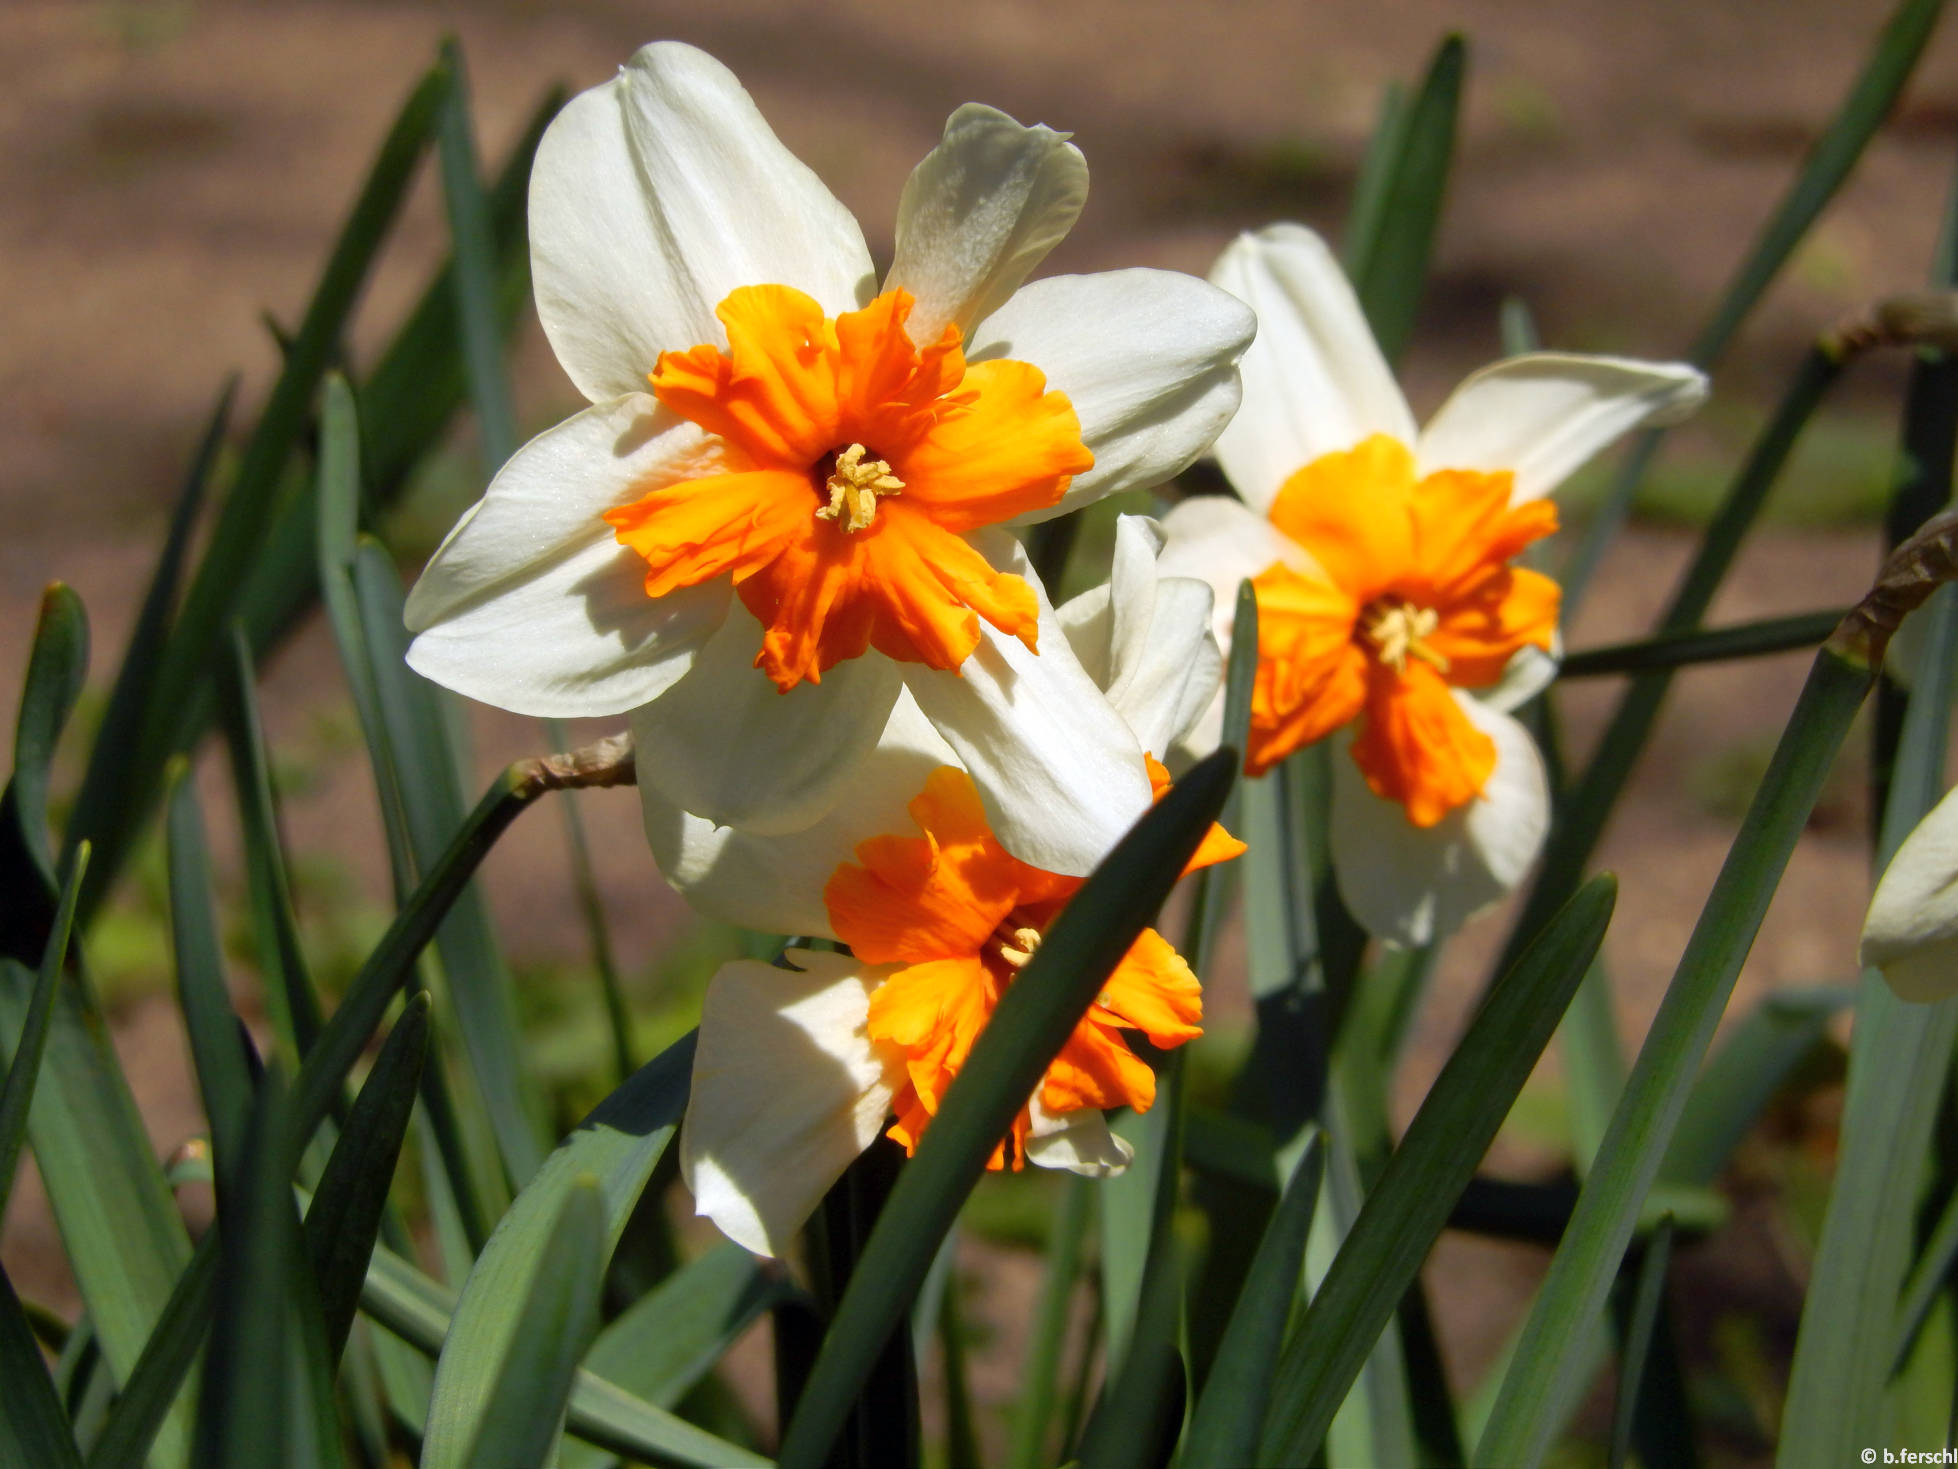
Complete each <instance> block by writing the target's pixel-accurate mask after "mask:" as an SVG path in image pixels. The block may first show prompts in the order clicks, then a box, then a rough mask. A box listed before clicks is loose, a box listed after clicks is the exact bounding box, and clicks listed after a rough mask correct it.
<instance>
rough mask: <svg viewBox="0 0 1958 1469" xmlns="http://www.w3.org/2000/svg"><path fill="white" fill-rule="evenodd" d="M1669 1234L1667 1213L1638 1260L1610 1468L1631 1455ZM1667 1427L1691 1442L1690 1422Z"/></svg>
mask: <svg viewBox="0 0 1958 1469" xmlns="http://www.w3.org/2000/svg"><path fill="white" fill-rule="evenodd" d="M1672 1235H1673V1225H1672V1216H1670V1215H1667V1216H1666V1217H1665V1218H1663V1219H1661V1220H1660V1221H1659V1227H1658V1228H1657V1229H1656V1230H1654V1231H1653V1233H1652V1239H1651V1241H1650V1243H1648V1244H1647V1245H1646V1247H1645V1251H1644V1256H1643V1258H1642V1259H1640V1261H1639V1267H1638V1277H1637V1283H1636V1287H1635V1289H1634V1293H1633V1297H1632V1309H1631V1322H1630V1324H1629V1326H1628V1327H1627V1328H1626V1331H1625V1343H1624V1347H1623V1349H1622V1351H1621V1352H1620V1354H1619V1360H1620V1361H1622V1362H1623V1363H1624V1364H1625V1365H1624V1366H1623V1367H1622V1368H1621V1369H1620V1371H1619V1374H1618V1397H1617V1401H1616V1402H1615V1403H1613V1405H1612V1410H1611V1458H1610V1466H1611V1469H1624V1465H1625V1464H1626V1463H1628V1462H1629V1461H1630V1458H1631V1452H1632V1431H1633V1429H1634V1427H1636V1426H1637V1424H1638V1421H1639V1417H1640V1407H1641V1404H1640V1392H1641V1389H1642V1388H1643V1387H1644V1385H1645V1380H1646V1364H1647V1358H1648V1357H1649V1356H1650V1355H1651V1353H1652V1344H1653V1342H1654V1340H1655V1339H1656V1335H1655V1334H1656V1332H1657V1329H1658V1326H1659V1319H1660V1308H1661V1307H1662V1306H1663V1305H1664V1304H1665V1295H1666V1267H1667V1265H1668V1264H1669V1263H1670V1262H1671V1260H1672ZM1667 1426H1668V1427H1669V1428H1671V1429H1672V1430H1673V1431H1674V1432H1676V1433H1678V1434H1680V1435H1682V1436H1684V1438H1685V1440H1686V1442H1687V1443H1689V1444H1690V1443H1691V1441H1692V1438H1691V1426H1690V1425H1689V1424H1685V1423H1674V1424H1670V1425H1667ZM1640 1457H1641V1459H1642V1460H1643V1461H1644V1462H1645V1463H1647V1464H1652V1463H1654V1462H1655V1461H1654V1458H1653V1456H1651V1455H1641V1456H1640ZM1658 1462H1664V1461H1658Z"/></svg>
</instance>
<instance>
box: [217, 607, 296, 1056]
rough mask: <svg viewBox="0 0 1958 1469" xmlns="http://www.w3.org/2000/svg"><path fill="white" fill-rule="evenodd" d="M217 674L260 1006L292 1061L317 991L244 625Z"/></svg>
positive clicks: (233, 634) (235, 633) (234, 630)
mask: <svg viewBox="0 0 1958 1469" xmlns="http://www.w3.org/2000/svg"><path fill="white" fill-rule="evenodd" d="M223 672H224V674H225V676H224V677H223V678H222V679H220V689H219V699H218V705H219V715H220V718H221V720H222V722H223V725H224V738H225V744H226V746H227V748H228V750H229V753H230V757H231V759H230V764H231V781H232V791H233V794H234V795H235V797H236V799H237V802H238V819H239V823H240V825H241V826H242V827H243V830H244V842H245V884H246V888H247V891H248V892H249V893H250V896H251V914H252V934H253V939H254V942H255V944H256V948H257V953H258V967H259V972H260V974H261V975H262V976H263V977H264V985H263V989H264V994H265V999H266V1008H267V1010H268V1011H269V1012H270V1013H271V1015H272V1018H273V1021H274V1023H275V1024H276V1025H277V1027H278V1029H279V1036H280V1040H281V1041H282V1042H283V1043H284V1045H285V1047H286V1049H287V1053H288V1059H289V1060H290V1061H291V1062H292V1063H293V1064H294V1065H297V1064H298V1062H299V1058H300V1057H301V1056H303V1055H305V1053H306V1052H307V1050H309V1049H310V1048H311V1046H312V1044H313V1040H314V1038H315V1037H316V1036H318V1034H319V1029H320V1023H321V1020H320V1004H319V997H318V996H317V995H316V994H315V993H314V992H313V984H312V979H311V977H310V976H309V974H308V973H307V966H306V954H305V950H304V948H303V947H302V946H301V944H300V940H299V924H298V920H297V919H296V918H295V917H294V914H293V910H292V884H291V880H290V878H289V877H288V874H287V870H286V856H285V848H284V846H283V844H282V843H281V842H280V839H279V816H278V807H277V802H276V799H275V797H274V795H273V792H272V762H271V760H270V758H269V756H268V755H267V753H266V748H265V731H264V728H263V726H262V724H261V722H260V720H259V716H258V695H257V692H256V690H255V688H254V686H253V677H252V653H251V644H250V641H249V640H248V639H247V638H246V636H245V633H244V630H243V629H242V628H240V627H239V626H237V625H236V624H233V626H232V629H231V659H230V661H229V662H228V663H227V664H226V665H225V667H224V670H223Z"/></svg>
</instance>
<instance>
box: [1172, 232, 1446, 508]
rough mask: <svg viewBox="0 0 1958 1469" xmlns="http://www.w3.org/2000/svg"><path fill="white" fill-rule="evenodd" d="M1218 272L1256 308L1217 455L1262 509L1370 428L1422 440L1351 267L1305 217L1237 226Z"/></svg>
mask: <svg viewBox="0 0 1958 1469" xmlns="http://www.w3.org/2000/svg"><path fill="white" fill-rule="evenodd" d="M1210 279H1211V280H1212V281H1213V282H1214V283H1215V284H1217V285H1219V286H1222V287H1223V288H1224V289H1225V290H1227V291H1229V292H1230V293H1231V294H1232V295H1233V296H1236V297H1237V298H1238V299H1239V300H1241V301H1245V302H1247V303H1249V305H1250V307H1251V309H1252V310H1253V311H1255V312H1256V313H1257V316H1258V339H1257V340H1256V341H1255V342H1253V343H1252V344H1251V350H1250V351H1248V352H1246V353H1245V354H1244V363H1243V369H1242V370H1243V373H1244V407H1243V408H1242V409H1241V410H1239V412H1238V415H1237V417H1236V418H1234V419H1232V420H1231V424H1230V427H1229V428H1227V429H1225V430H1224V431H1223V433H1221V434H1220V435H1218V437H1217V459H1218V462H1219V463H1221V464H1222V465H1223V467H1224V473H1225V475H1226V476H1228V477H1229V479H1230V482H1231V483H1232V484H1233V485H1235V486H1237V492H1238V493H1239V494H1240V495H1242V496H1244V499H1245V501H1246V502H1247V503H1248V504H1249V505H1250V506H1251V508H1252V509H1254V510H1263V509H1265V508H1266V507H1267V506H1269V505H1270V504H1271V502H1272V500H1273V499H1274V498H1276V496H1277V494H1278V488H1279V486H1280V485H1282V484H1284V483H1285V481H1286V480H1288V479H1290V478H1291V477H1292V475H1294V474H1295V473H1297V472H1298V471H1299V470H1300V469H1303V468H1304V467H1305V466H1306V465H1308V464H1310V463H1311V462H1312V461H1313V460H1314V459H1317V458H1318V457H1319V456H1320V455H1321V454H1330V453H1333V452H1335V451H1337V450H1341V449H1350V448H1352V447H1353V445H1355V444H1357V443H1359V442H1360V440H1362V439H1364V438H1366V437H1367V436H1368V435H1370V434H1386V435H1388V436H1390V437H1392V438H1396V439H1399V440H1400V441H1401V442H1402V443H1404V444H1411V443H1413V442H1414V415H1413V414H1412V413H1410V412H1409V411H1408V407H1407V399H1405V398H1404V397H1402V396H1401V390H1400V388H1399V386H1398V385H1397V384H1396V383H1395V382H1394V374H1393V371H1392V369H1391V368H1389V367H1388V366H1387V362H1386V359H1385V358H1383V357H1382V356H1381V355H1380V348H1379V347H1378V346H1377V345H1376V344H1375V343H1374V340H1373V331H1372V329H1371V328H1370V327H1368V326H1367V320H1366V316H1365V314H1364V313H1363V312H1362V311H1361V310H1360V302H1359V298H1358V297H1357V296H1355V295H1354V294H1353V287H1352V285H1351V284H1350V283H1348V281H1347V279H1346V272H1345V271H1344V270H1342V269H1341V268H1340V264H1339V261H1337V260H1336V259H1334V258H1333V253H1332V251H1331V250H1329V249H1327V248H1326V242H1325V241H1324V240H1322V239H1320V238H1319V237H1318V236H1317V235H1316V234H1314V233H1313V232H1312V231H1311V230H1309V229H1307V228H1306V227H1305V226H1304V225H1298V224H1274V225H1271V226H1268V227H1267V228H1265V229H1262V230H1259V231H1258V232H1257V233H1255V234H1247V235H1239V236H1238V237H1237V238H1236V239H1235V240H1233V241H1232V242H1231V243H1230V245H1229V246H1228V247H1226V249H1225V250H1224V253H1223V254H1222V255H1221V256H1220V257H1219V258H1218V260H1217V264H1216V265H1215V266H1214V267H1213V268H1212V269H1211V272H1210Z"/></svg>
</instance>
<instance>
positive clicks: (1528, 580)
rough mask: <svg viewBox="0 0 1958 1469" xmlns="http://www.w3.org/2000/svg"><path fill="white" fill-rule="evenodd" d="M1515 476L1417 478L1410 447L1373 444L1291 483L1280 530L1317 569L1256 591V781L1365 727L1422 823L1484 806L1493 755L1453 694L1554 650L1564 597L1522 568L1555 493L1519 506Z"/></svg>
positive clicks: (1369, 769)
mask: <svg viewBox="0 0 1958 1469" xmlns="http://www.w3.org/2000/svg"><path fill="white" fill-rule="evenodd" d="M1511 478H1512V477H1511V475H1510V474H1509V473H1508V471H1500V472H1497V473H1492V474H1485V473H1480V472H1477V471H1472V470H1460V469H1444V470H1437V471H1435V472H1434V473H1432V474H1430V475H1428V476H1427V477H1426V478H1425V479H1421V480H1418V481H1417V480H1416V479H1415V477H1414V456H1413V455H1412V453H1410V452H1409V450H1408V448H1407V446H1406V445H1404V444H1402V443H1400V442H1399V441H1398V440H1395V439H1392V438H1388V437H1387V436H1385V435H1382V434H1375V435H1374V436H1372V437H1371V438H1368V439H1366V440H1364V441H1362V442H1361V443H1359V444H1357V445H1355V446H1354V447H1353V448H1352V449H1349V450H1345V451H1343V452H1340V453H1334V454H1325V455H1322V456H1321V457H1319V458H1318V459H1315V460H1313V462H1312V463H1310V464H1308V465H1306V466H1305V468H1303V469H1301V470H1299V471H1298V473H1296V474H1294V475H1293V476H1292V477H1291V478H1290V479H1288V480H1287V481H1286V482H1285V484H1284V486H1283V487H1282V488H1281V489H1280V490H1279V492H1278V498H1277V499H1276V500H1274V501H1273V502H1272V506H1271V511H1270V515H1271V521H1272V523H1273V524H1274V525H1275V526H1277V527H1278V529H1279V530H1281V531H1283V532H1284V533H1285V534H1286V535H1287V536H1289V537H1290V538H1291V539H1292V540H1293V541H1295V542H1297V543H1298V545H1300V546H1301V547H1303V548H1304V549H1305V550H1306V551H1307V552H1308V553H1310V556H1311V558H1312V561H1313V562H1314V563H1316V564H1315V565H1313V566H1311V567H1307V568H1301V569H1294V568H1292V567H1288V566H1286V565H1284V564H1282V563H1281V564H1278V565H1274V566H1272V567H1270V568H1269V569H1267V570H1266V571H1264V572H1263V573H1262V574H1261V575H1259V576H1258V577H1256V578H1255V579H1254V581H1253V583H1252V584H1253V586H1254V587H1255V588H1256V589H1257V594H1258V677H1257V683H1256V685H1255V687H1254V688H1253V690H1252V697H1251V738H1250V741H1249V743H1250V750H1249V752H1248V757H1247V761H1246V763H1247V765H1248V767H1249V769H1250V772H1251V773H1252V774H1253V775H1261V774H1263V773H1264V772H1265V771H1266V770H1268V769H1269V768H1270V767H1271V766H1273V765H1275V764H1277V763H1278V762H1279V761H1280V760H1282V759H1284V758H1285V757H1286V756H1287V755H1289V754H1291V753H1292V751H1294V750H1296V749H1298V748H1300V747H1301V746H1303V745H1308V744H1310V743H1312V742H1313V741H1314V740H1317V739H1320V738H1321V737H1323V736H1325V735H1327V734H1330V733H1331V732H1332V731H1333V730H1335V729H1338V728H1340V727H1341V726H1342V725H1345V724H1347V723H1349V722H1351V721H1352V720H1354V719H1360V720H1361V721H1362V722H1361V725H1360V729H1359V734H1358V736H1357V738H1356V739H1355V740H1354V742H1353V758H1354V759H1355V760H1356V761H1357V762H1358V764H1359V767H1360V770H1361V772H1362V773H1363V774H1364V775H1365V776H1366V780H1367V784H1368V785H1369V786H1370V787H1372V789H1373V791H1374V794H1376V795H1378V796H1381V797H1383V798H1385V799H1387V800H1392V801H1399V802H1400V803H1401V804H1402V806H1403V807H1405V808H1406V811H1407V817H1408V820H1409V821H1411V822H1413V823H1414V825H1416V826H1422V827H1427V826H1433V825H1434V824H1435V823H1436V822H1438V821H1440V820H1441V819H1442V818H1443V817H1444V816H1446V815H1447V814H1448V813H1449V812H1450V811H1453V810H1454V809H1456V808H1457V807H1458V806H1462V805H1464V804H1466V803H1467V802H1469V801H1471V800H1473V799H1474V798H1475V796H1476V795H1477V793H1478V792H1480V791H1481V789H1482V787H1483V786H1484V784H1486V783H1487V781H1488V779H1489V776H1490V773H1491V772H1492V771H1493V770H1494V769H1495V765H1496V746H1495V742H1494V741H1493V740H1491V739H1490V738H1489V736H1487V735H1486V734H1484V733H1483V732H1482V731H1481V730H1479V729H1477V728H1476V727H1475V726H1474V725H1473V724H1472V723H1471V722H1470V721H1469V718H1468V716H1467V715H1466V714H1464V713H1463V712H1462V710H1461V707H1460V706H1459V705H1458V704H1457V703H1456V702H1455V699H1454V697H1453V695H1451V694H1450V693H1449V689H1450V687H1451V686H1452V687H1455V688H1464V689H1475V688H1485V687H1487V686H1489V685H1490V684H1493V683H1495V682H1496V681H1497V680H1498V679H1500V678H1501V677H1502V675H1503V671H1504V669H1505V668H1506V667H1507V666H1508V664H1509V660H1510V658H1511V657H1512V656H1513V655H1514V654H1515V653H1516V652H1517V651H1518V650H1520V649H1522V648H1524V647H1526V646H1533V647H1538V648H1542V649H1544V650H1546V651H1548V649H1549V648H1550V646H1551V639H1552V636H1553V634H1554V633H1555V631H1556V628H1557V609H1558V603H1559V599H1560V597H1561V593H1560V591H1559V589H1558V586H1557V584H1556V583H1555V582H1554V581H1552V580H1551V579H1550V578H1549V577H1547V576H1542V575H1539V574H1538V573H1536V572H1534V571H1530V570H1527V569H1526V568H1523V567H1516V566H1511V565H1509V561H1510V558H1511V557H1513V556H1515V555H1516V554H1517V553H1518V552H1519V551H1521V550H1522V549H1523V548H1524V547H1525V546H1527V545H1529V544H1530V543H1531V542H1532V541H1535V540H1537V539H1539V538H1540V537H1543V536H1547V535H1549V534H1551V532H1553V531H1555V530H1556V529H1557V511H1556V507H1555V506H1553V505H1552V504H1551V503H1550V502H1549V501H1548V500H1531V501H1527V502H1525V503H1523V504H1521V505H1512V504H1510V493H1511Z"/></svg>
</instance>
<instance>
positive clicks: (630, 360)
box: [530, 41, 874, 402]
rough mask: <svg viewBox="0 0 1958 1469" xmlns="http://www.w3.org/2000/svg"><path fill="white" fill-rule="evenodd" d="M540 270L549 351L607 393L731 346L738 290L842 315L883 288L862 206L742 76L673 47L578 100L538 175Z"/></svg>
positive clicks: (534, 250) (535, 251) (534, 241)
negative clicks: (810, 159) (732, 299)
mask: <svg viewBox="0 0 1958 1469" xmlns="http://www.w3.org/2000/svg"><path fill="white" fill-rule="evenodd" d="M530 265H531V278H532V281H533V284H534V287H535V290H536V296H537V315H538V318H539V319H540V320H541V321H542V322H543V324H544V332H545V335H546V336H548V337H549V338H550V342H551V349H552V350H553V351H554V352H556V353H557V358H558V361H559V362H560V363H562V364H563V365H564V369H565V371H566V372H567V373H569V374H570V375H571V380H572V381H573V382H574V383H576V384H577V386H578V389H579V391H580V392H582V393H584V394H585V396H586V397H588V398H590V399H592V400H593V401H594V402H596V401H599V400H601V399H605V398H611V397H616V396H617V395H618V394H620V393H623V392H629V391H631V390H632V389H634V388H643V387H644V386H645V382H646V374H647V373H649V372H651V371H652V370H653V368H654V366H655V365H656V364H657V363H658V361H659V354H660V353H661V352H663V351H669V350H684V349H685V348H688V347H692V346H696V345H698V344H700V343H702V342H714V343H724V342H725V341H726V335H725V333H724V332H723V331H722V330H721V326H720V323H719V322H718V321H716V320H715V317H714V308H715V306H717V305H718V304H719V303H720V302H721V300H722V299H723V298H724V297H725V296H726V295H727V294H728V292H730V291H732V290H733V289H734V288H735V287H736V286H751V285H770V284H773V285H787V286H794V287H795V288H796V289H797V290H801V291H806V292H808V293H809V295H811V296H813V297H815V299H816V300H817V301H819V302H821V303H822V306H823V308H824V310H825V311H827V312H829V313H830V314H832V315H834V314H835V313H836V312H838V311H847V310H849V309H851V308H852V307H855V306H859V305H862V304H863V302H864V301H866V300H868V299H869V295H870V292H871V290H872V289H873V287H874V278H873V271H872V267H871V263H870V252H869V250H868V249H866V248H865V246H864V242H863V232H862V230H860V229H859V228H858V227H857V222H856V221H855V220H854V219H852V218H851V217H850V213H849V211H848V210H846V209H845V208H844V207H843V206H842V205H841V204H839V203H837V201H836V199H835V197H834V196H833V195H831V193H830V192H829V190H828V189H826V188H825V187H824V186H823V184H822V181H821V180H820V179H818V178H817V177H816V175H815V174H814V173H812V172H810V170H809V169H808V168H807V167H806V166H805V165H804V164H803V163H802V162H801V161H800V160H799V159H797V158H796V157H795V155H794V154H792V153H790V152H789V150H788V149H786V148H784V147H783V146H782V143H781V141H780V140H779V139H778V138H777V137H776V136H775V134H774V133H773V132H771V131H770V130H769V126H768V124H767V122H765V121H764V120H763V119H762V115H761V113H760V111H759V110H757V108H756V107H755V103H754V99H753V98H751V97H750V96H749V95H748V94H747V92H746V91H744V90H743V89H742V86H741V84H740V82H738V81H736V80H735V78H734V74H733V73H732V72H730V71H729V70H728V69H727V68H726V67H724V66H722V65H721V64H720V62H718V61H716V60H714V59H713V57H711V56H709V55H707V54H706V53H705V52H703V51H698V50H696V49H694V48H693V47H691V46H686V45H682V44H680V43H679V42H676V41H661V42H658V43H656V44H654V45H651V46H647V47H645V48H644V49H642V50H641V51H639V52H638V54H637V55H635V56H634V57H633V58H632V60H631V61H630V62H628V63H627V64H626V66H625V67H624V69H623V70H622V71H621V72H620V73H619V75H618V76H617V77H615V78H614V79H613V80H611V81H609V82H607V83H605V84H604V85H603V86H599V87H594V88H592V89H591V90H590V91H588V92H583V93H580V94H579V95H578V96H576V97H574V98H572V99H571V101H570V102H569V103H568V104H566V106H565V108H564V110H563V111H561V112H560V113H559V114H558V115H557V118H556V119H555V120H554V121H553V122H552V123H551V125H550V128H549V129H548V130H547V131H546V132H545V134H544V139H543V142H542V143H541V144H540V145H539V146H538V150H537V161H536V163H535V165H534V166H533V167H532V169H531V176H530Z"/></svg>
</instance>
